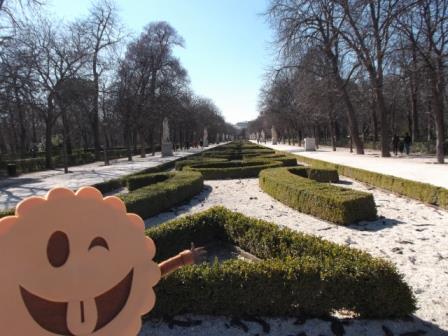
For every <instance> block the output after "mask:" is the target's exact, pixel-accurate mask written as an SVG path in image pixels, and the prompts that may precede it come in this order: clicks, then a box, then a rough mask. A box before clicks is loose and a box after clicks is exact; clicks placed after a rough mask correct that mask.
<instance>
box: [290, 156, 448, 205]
mask: <svg viewBox="0 0 448 336" xmlns="http://www.w3.org/2000/svg"><path fill="white" fill-rule="evenodd" d="M297 157H298V160H299V161H301V162H304V163H307V164H310V165H312V166H313V167H319V168H320V167H323V168H331V169H336V170H337V171H338V172H339V174H341V175H343V176H347V177H351V178H353V179H355V180H358V181H361V182H365V183H368V184H370V185H374V186H376V187H378V188H382V189H386V190H389V191H392V192H395V193H397V194H400V195H403V196H407V197H409V198H413V199H416V200H419V201H422V202H424V203H428V204H432V205H437V206H440V207H442V208H445V209H448V189H445V188H442V187H437V186H434V185H432V184H429V183H423V182H417V181H412V180H408V179H404V178H400V177H395V176H391V175H385V174H380V173H375V172H371V171H368V170H364V169H360V168H353V167H349V166H344V165H341V164H335V163H330V162H327V161H322V160H316V159H311V158H308V157H306V156H302V155H297Z"/></svg>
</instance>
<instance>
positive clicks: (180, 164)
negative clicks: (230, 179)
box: [175, 156, 228, 171]
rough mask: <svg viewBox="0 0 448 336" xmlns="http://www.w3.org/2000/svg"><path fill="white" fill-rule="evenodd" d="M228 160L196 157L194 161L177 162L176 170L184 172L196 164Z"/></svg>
mask: <svg viewBox="0 0 448 336" xmlns="http://www.w3.org/2000/svg"><path fill="white" fill-rule="evenodd" d="M226 161H228V160H227V159H218V158H206V157H201V156H199V157H196V158H194V159H187V160H179V161H177V162H176V166H175V169H176V170H178V171H180V170H183V169H184V167H186V166H190V165H192V164H196V163H208V162H226Z"/></svg>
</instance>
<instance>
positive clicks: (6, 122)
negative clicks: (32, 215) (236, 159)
mask: <svg viewBox="0 0 448 336" xmlns="http://www.w3.org/2000/svg"><path fill="white" fill-rule="evenodd" d="M9 2H10V3H14V1H12V0H10V1H9ZM7 5H8V0H3V1H0V22H2V25H1V27H7V28H5V29H1V30H0V39H1V40H0V41H1V44H0V154H3V155H4V156H8V157H10V158H19V157H20V158H26V157H28V156H29V155H30V152H34V154H36V153H35V152H36V150H37V149H39V150H40V151H41V152H42V153H43V152H44V153H45V158H46V166H47V167H48V168H49V167H52V165H53V162H52V158H53V155H55V154H57V155H63V157H64V160H65V167H67V165H68V162H67V158H68V157H69V155H70V154H71V153H72V152H73V151H74V150H78V149H90V148H92V149H93V151H94V153H95V157H96V159H100V158H102V156H101V154H100V153H105V154H106V155H105V160H106V161H107V150H108V149H109V148H117V147H125V148H127V149H128V156H129V159H131V158H132V153H133V152H134V151H135V149H136V148H137V147H139V148H141V153H142V155H145V150H147V149H148V148H149V149H150V150H152V152H153V153H154V151H155V150H156V148H157V146H158V144H159V143H160V137H161V125H162V120H163V119H164V118H165V117H168V118H169V120H170V128H171V134H172V135H173V139H172V140H173V141H174V143H176V144H180V145H182V146H183V145H185V144H186V143H190V144H192V143H194V142H195V141H199V138H200V137H201V136H202V132H203V130H204V128H205V127H208V130H209V134H210V138H211V140H214V137H215V136H216V134H217V133H221V134H222V133H231V132H233V129H232V127H231V126H230V125H229V124H227V123H226V122H225V120H224V119H223V117H222V115H221V114H220V111H219V110H218V108H217V107H216V106H215V105H214V104H213V102H211V101H210V100H208V99H205V98H201V97H197V96H196V95H195V94H194V93H193V92H192V90H191V88H190V87H189V80H188V74H187V71H186V70H185V69H184V68H183V66H182V64H181V63H180V60H179V59H177V58H176V57H175V56H174V54H173V50H174V49H175V48H176V47H182V46H183V43H184V42H183V39H182V37H181V36H180V35H179V34H178V33H177V32H176V31H175V30H174V29H173V28H172V27H171V26H170V25H169V24H168V23H166V22H155V23H150V24H148V25H147V26H146V27H145V28H144V31H143V32H142V33H141V34H140V36H138V37H131V36H130V35H129V34H127V33H126V31H125V27H123V25H122V24H121V22H120V17H119V12H118V10H117V7H116V6H115V4H114V3H113V2H112V1H110V0H98V1H96V2H94V3H93V4H92V7H91V8H90V11H89V13H88V15H87V17H84V18H80V19H77V20H74V21H73V22H60V21H59V20H57V19H55V18H54V17H52V16H50V15H48V14H46V13H45V8H44V7H43V4H42V3H41V2H40V1H29V2H23V3H20V5H19V6H13V5H9V6H7ZM27 6H32V7H33V17H32V20H31V19H26V16H27V15H26V7H27ZM18 11H20V13H19V12H18ZM19 17H20V19H19ZM6 23H8V24H6ZM55 145H57V146H58V149H56V148H55Z"/></svg>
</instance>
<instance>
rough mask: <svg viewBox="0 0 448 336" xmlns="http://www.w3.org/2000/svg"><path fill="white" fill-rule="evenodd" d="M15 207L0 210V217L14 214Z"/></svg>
mask: <svg viewBox="0 0 448 336" xmlns="http://www.w3.org/2000/svg"><path fill="white" fill-rule="evenodd" d="M14 213H15V209H6V210H0V218H2V217H6V216H14Z"/></svg>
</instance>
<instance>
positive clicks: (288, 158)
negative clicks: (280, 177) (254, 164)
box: [243, 154, 297, 167]
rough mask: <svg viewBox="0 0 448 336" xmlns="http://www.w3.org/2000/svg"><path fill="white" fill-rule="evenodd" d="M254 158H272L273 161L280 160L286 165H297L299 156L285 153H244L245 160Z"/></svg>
mask: <svg viewBox="0 0 448 336" xmlns="http://www.w3.org/2000/svg"><path fill="white" fill-rule="evenodd" d="M252 159H260V160H271V161H279V162H281V163H282V164H283V166H284V167H294V166H297V158H295V157H294V156H292V155H284V154H268V155H260V156H258V155H257V156H255V157H254V155H244V156H243V160H252Z"/></svg>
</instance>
